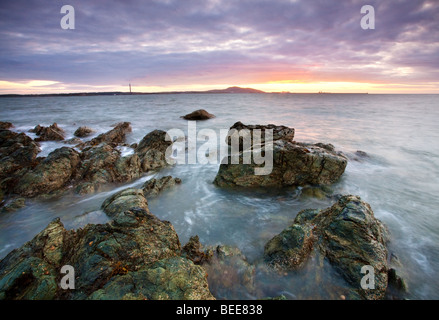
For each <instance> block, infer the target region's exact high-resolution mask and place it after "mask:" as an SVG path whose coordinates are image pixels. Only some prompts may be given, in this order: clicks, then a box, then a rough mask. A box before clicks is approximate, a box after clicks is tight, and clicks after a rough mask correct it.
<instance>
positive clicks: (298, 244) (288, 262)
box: [264, 224, 314, 270]
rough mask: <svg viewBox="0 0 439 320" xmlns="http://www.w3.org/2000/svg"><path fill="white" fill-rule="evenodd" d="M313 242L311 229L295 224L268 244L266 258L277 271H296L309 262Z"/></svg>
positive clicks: (265, 250) (265, 249) (265, 251)
mask: <svg viewBox="0 0 439 320" xmlns="http://www.w3.org/2000/svg"><path fill="white" fill-rule="evenodd" d="M313 242H314V237H313V233H312V229H311V228H309V227H308V226H306V225H305V226H301V225H297V224H294V225H292V226H290V227H288V228H287V229H285V230H283V231H282V232H281V233H280V234H278V235H276V236H275V237H274V238H272V239H271V240H270V241H268V242H267V244H266V245H265V247H264V257H265V259H266V260H267V261H268V262H269V264H270V265H271V266H272V267H274V268H275V269H278V270H296V269H299V268H301V267H303V265H304V264H305V263H306V262H307V260H308V258H309V255H310V253H311V249H312V246H313Z"/></svg>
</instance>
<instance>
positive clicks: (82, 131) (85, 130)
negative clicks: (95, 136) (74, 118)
mask: <svg viewBox="0 0 439 320" xmlns="http://www.w3.org/2000/svg"><path fill="white" fill-rule="evenodd" d="M94 132H95V131H94V130H93V129H91V128H89V127H85V126H84V127H79V128H78V129H76V131H75V132H74V133H73V135H74V136H75V137H78V138H84V137H88V136H89V135H91V134H92V133H94Z"/></svg>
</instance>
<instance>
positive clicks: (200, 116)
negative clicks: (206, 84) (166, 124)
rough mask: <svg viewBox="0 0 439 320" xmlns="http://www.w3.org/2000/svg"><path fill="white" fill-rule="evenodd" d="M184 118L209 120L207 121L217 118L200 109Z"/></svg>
mask: <svg viewBox="0 0 439 320" xmlns="http://www.w3.org/2000/svg"><path fill="white" fill-rule="evenodd" d="M182 118H183V119H186V120H207V119H212V118H215V116H214V115H213V114H210V113H209V112H207V111H206V110H204V109H199V110H196V111H193V112H191V113H188V114H187V115H185V116H182Z"/></svg>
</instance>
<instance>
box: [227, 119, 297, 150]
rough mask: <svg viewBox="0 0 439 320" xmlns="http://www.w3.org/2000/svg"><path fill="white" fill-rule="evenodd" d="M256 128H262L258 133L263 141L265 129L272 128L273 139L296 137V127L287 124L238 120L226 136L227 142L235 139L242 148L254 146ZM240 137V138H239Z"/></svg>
mask: <svg viewBox="0 0 439 320" xmlns="http://www.w3.org/2000/svg"><path fill="white" fill-rule="evenodd" d="M255 130H260V135H259V133H258V134H257V136H258V137H260V138H261V143H262V144H264V143H265V131H266V130H272V139H273V141H275V140H286V141H293V139H294V128H289V127H286V126H276V125H274V124H268V125H245V124H243V123H242V122H240V121H238V122H236V123H235V124H234V125H233V126H231V127H230V129H229V132H228V134H227V137H226V142H227V144H229V145H230V144H231V143H232V142H233V141H239V147H240V149H242V148H243V147H244V148H245V149H248V148H250V147H252V146H253V143H254V141H253V135H254V134H256V132H254V131H255ZM238 139H239V140H238ZM244 141H248V142H249V145H248V146H245V145H244V143H243V142H244Z"/></svg>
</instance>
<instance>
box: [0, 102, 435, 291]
mask: <svg viewBox="0 0 439 320" xmlns="http://www.w3.org/2000/svg"><path fill="white" fill-rule="evenodd" d="M199 108H203V109H206V110H207V111H209V112H211V113H213V114H215V115H216V118H214V119H211V120H208V121H204V122H197V129H198V130H201V129H204V128H209V129H213V130H215V131H216V132H218V135H219V130H220V129H227V128H229V127H230V126H231V125H232V124H233V123H235V122H236V121H241V122H243V123H247V124H268V123H274V124H278V125H286V126H290V127H294V128H295V129H296V136H295V140H296V141H303V142H325V143H332V144H333V145H334V146H335V147H336V148H337V149H338V150H341V151H343V152H345V153H346V154H347V155H348V156H350V157H351V158H352V157H353V155H354V153H355V152H356V151H357V150H361V151H364V152H366V153H367V154H368V155H369V157H366V158H363V159H361V161H355V160H353V159H351V160H350V161H349V164H348V166H347V168H346V172H345V174H344V175H343V177H342V179H341V180H340V181H339V182H337V183H336V184H335V185H333V186H332V189H333V191H334V193H342V194H355V195H359V196H361V197H362V198H363V200H365V201H367V202H368V203H369V204H370V205H371V206H372V209H373V210H374V212H375V215H376V217H377V218H379V219H380V220H382V221H383V222H384V223H385V224H386V225H387V226H388V227H389V229H390V231H391V234H392V241H391V243H390V244H389V248H390V251H391V252H394V253H395V254H396V255H397V256H398V258H399V260H400V261H401V262H402V264H403V265H404V275H405V278H406V281H407V283H408V286H409V290H410V298H412V299H439V279H438V272H437V271H438V270H439V231H438V230H439V219H438V217H439V209H438V208H439V200H438V195H439V126H438V123H439V96H438V95H338V94H320V95H318V94H314V95H311V94H309V95H308V94H262V95H259V94H216V95H215V94H212V95H210V94H209V95H208V94H200V95H197V94H185V95H147V96H96V97H47V98H46V97H37V98H3V99H0V121H10V122H12V123H14V125H15V128H14V130H15V131H17V132H27V131H28V130H29V129H31V128H33V127H34V126H35V125H37V124H41V125H50V124H52V123H53V122H56V123H58V125H59V126H60V127H61V128H63V129H65V131H66V133H67V138H70V137H73V132H74V131H75V130H76V128H78V127H79V126H83V125H86V126H89V127H91V128H93V129H95V130H97V133H96V135H97V134H99V133H102V132H106V131H108V130H110V129H111V125H113V124H115V123H117V122H120V121H130V122H131V123H132V127H133V132H132V133H131V134H130V135H129V136H128V143H133V142H139V141H140V140H141V139H142V138H143V136H144V135H146V134H147V133H149V132H150V131H152V130H154V129H162V130H169V129H171V128H178V129H181V130H183V131H184V132H187V122H186V121H185V120H182V119H180V116H181V115H184V114H186V113H189V112H191V111H193V110H196V109H199ZM28 134H29V133H28ZM29 135H31V134H29ZM90 138H92V137H90ZM200 144H202V143H200ZM61 146H63V144H62V143H60V142H45V143H42V152H41V155H42V156H45V155H47V154H48V153H49V152H50V151H52V150H54V149H56V148H58V147H61ZM121 151H122V152H123V153H127V154H128V153H130V152H132V150H130V149H129V148H123V149H122V150H121ZM218 167H219V164H209V165H201V164H195V165H178V166H175V167H173V168H169V169H165V170H162V171H160V172H157V173H152V174H149V175H145V176H144V177H142V178H140V179H139V180H136V181H132V182H130V183H128V184H124V185H109V186H108V187H107V189H106V190H104V191H103V192H101V193H98V194H94V195H89V196H78V195H74V194H66V195H65V196H64V197H62V198H61V199H58V200H56V201H36V200H30V201H28V202H27V206H26V208H23V209H21V210H19V211H17V212H14V213H8V214H3V215H1V216H0V258H2V257H4V256H5V255H6V254H7V253H8V252H10V251H11V250H12V249H14V248H17V247H19V246H20V245H22V244H23V243H24V242H26V241H28V240H30V239H32V238H33V236H35V235H36V234H37V233H38V232H39V231H41V230H42V229H43V228H44V227H45V226H46V225H47V224H48V223H49V222H50V221H51V220H52V219H53V218H55V217H60V218H61V220H62V221H63V223H64V224H65V226H66V227H67V228H78V227H80V226H83V225H85V224H87V223H103V222H106V221H107V218H106V216H105V214H104V213H103V212H102V211H101V210H100V205H101V203H102V202H103V200H104V199H105V198H106V197H108V196H109V195H110V194H112V193H114V192H115V191H117V190H120V189H122V188H126V187H128V186H135V187H137V186H138V187H140V186H141V185H142V184H143V182H144V181H146V180H147V179H150V178H152V177H160V176H163V175H172V176H174V177H180V178H181V179H182V180H183V183H182V185H180V186H178V187H176V188H174V189H172V190H169V191H167V192H165V193H164V194H162V195H161V196H159V197H157V198H155V199H151V200H150V201H149V206H150V209H151V212H153V213H154V214H155V215H156V216H158V217H159V218H160V219H165V220H169V221H171V223H172V224H173V225H174V227H175V229H176V231H177V233H178V235H179V237H180V241H181V242H182V243H183V244H184V243H186V241H187V240H188V239H189V238H190V237H191V236H192V235H198V236H199V237H200V240H201V242H202V243H203V244H204V245H215V244H227V245H234V246H237V247H239V248H240V249H241V250H242V252H243V253H244V254H245V255H246V256H247V258H248V260H249V261H251V262H255V263H256V262H258V261H259V260H260V258H261V255H262V252H263V247H264V244H265V243H266V242H267V241H268V240H269V239H270V238H271V237H273V236H274V235H275V234H277V233H279V232H280V231H281V230H283V229H284V228H286V227H287V226H288V225H289V224H290V223H291V222H292V220H293V219H294V217H295V216H296V214H297V213H298V212H299V211H300V210H302V209H305V208H326V207H328V206H330V205H331V204H332V203H333V201H334V200H331V199H318V198H313V197H309V196H305V195H304V194H302V192H301V191H302V190H301V189H296V190H293V189H288V190H272V191H269V192H266V193H262V192H252V191H242V192H230V191H226V190H221V189H219V188H217V187H215V186H214V185H213V184H212V181H213V179H214V177H215V175H216V172H217V171H218ZM328 270H329V271H328V275H327V277H330V278H331V279H332V281H336V282H337V281H340V283H341V282H342V281H341V280H339V279H336V280H334V278H337V277H338V276H337V274H336V273H334V272H332V271H331V269H330V268H328ZM308 271H309V270H308ZM310 274H311V273H309V272H308V273H307V272H297V273H293V274H291V275H288V276H287V277H286V278H285V277H283V278H279V279H273V278H269V277H268V276H266V275H264V272H263V271H260V270H258V272H257V278H256V281H257V284H256V285H257V287H258V290H259V291H258V292H259V294H255V293H254V292H252V293H249V292H247V291H246V290H245V289H243V288H239V287H238V286H237V288H235V289H230V290H229V291H227V290H226V291H225V292H221V293H217V297H222V298H259V297H263V296H266V295H278V294H284V295H285V296H286V297H287V298H330V297H331V295H330V294H328V293H327V292H321V291H322V290H320V289H318V288H316V287H314V288H311V289H309V288H308V287H305V286H306V283H307V280H306V278H307V277H311V275H310ZM323 291H324V290H323ZM304 292H305V293H304Z"/></svg>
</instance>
